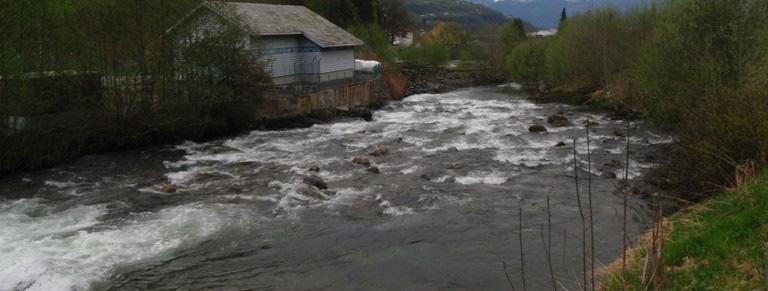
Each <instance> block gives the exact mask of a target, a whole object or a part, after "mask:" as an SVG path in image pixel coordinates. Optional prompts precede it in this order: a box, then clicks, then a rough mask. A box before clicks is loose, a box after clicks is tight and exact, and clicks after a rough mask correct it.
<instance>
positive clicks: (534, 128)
mask: <svg viewBox="0 0 768 291" xmlns="http://www.w3.org/2000/svg"><path fill="white" fill-rule="evenodd" d="M528 131H530V132H547V127H546V126H543V125H541V124H534V125H531V127H529V128H528Z"/></svg>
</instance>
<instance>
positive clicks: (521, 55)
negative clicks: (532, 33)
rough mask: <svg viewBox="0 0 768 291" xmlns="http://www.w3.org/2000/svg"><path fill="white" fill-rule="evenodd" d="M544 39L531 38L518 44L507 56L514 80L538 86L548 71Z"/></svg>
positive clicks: (530, 85)
mask: <svg viewBox="0 0 768 291" xmlns="http://www.w3.org/2000/svg"><path fill="white" fill-rule="evenodd" d="M545 49H546V48H545V46H544V43H543V42H542V41H539V40H530V41H526V42H523V43H520V44H519V45H517V46H516V47H515V48H514V49H513V50H512V52H511V53H510V54H509V56H508V57H507V67H508V68H509V71H510V74H511V77H512V80H514V81H516V82H520V83H523V84H527V85H528V86H529V87H532V86H535V88H538V84H539V82H540V81H541V80H542V79H543V77H544V75H545V73H546V51H545Z"/></svg>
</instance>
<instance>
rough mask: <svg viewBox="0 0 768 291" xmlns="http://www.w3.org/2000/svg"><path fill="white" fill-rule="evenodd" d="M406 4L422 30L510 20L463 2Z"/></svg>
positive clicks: (421, 0) (419, 0)
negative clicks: (432, 27) (453, 24)
mask: <svg viewBox="0 0 768 291" xmlns="http://www.w3.org/2000/svg"><path fill="white" fill-rule="evenodd" d="M491 1H492V0H491ZM406 2H407V3H408V9H409V10H410V11H411V12H412V13H413V14H415V15H417V16H418V17H419V20H420V21H421V23H420V26H421V27H422V28H426V27H431V26H433V25H434V24H436V23H438V22H458V23H459V24H461V25H463V26H465V27H467V28H470V29H473V28H480V27H483V26H487V25H501V24H504V23H506V22H507V21H509V20H510V18H508V17H507V16H505V15H504V14H503V13H501V12H499V11H496V10H493V9H491V8H489V7H487V6H485V5H482V4H476V3H471V2H469V1H465V0H406ZM527 26H528V27H527V28H528V29H529V30H534V29H535V28H534V27H533V26H532V25H530V24H528V25H527Z"/></svg>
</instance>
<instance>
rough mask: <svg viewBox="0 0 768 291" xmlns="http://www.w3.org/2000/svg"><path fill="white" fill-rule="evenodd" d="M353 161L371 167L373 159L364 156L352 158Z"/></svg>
mask: <svg viewBox="0 0 768 291" xmlns="http://www.w3.org/2000/svg"><path fill="white" fill-rule="evenodd" d="M352 162H353V163H355V164H358V165H361V166H365V167H370V166H371V160H369V159H367V158H363V157H356V158H354V159H352Z"/></svg>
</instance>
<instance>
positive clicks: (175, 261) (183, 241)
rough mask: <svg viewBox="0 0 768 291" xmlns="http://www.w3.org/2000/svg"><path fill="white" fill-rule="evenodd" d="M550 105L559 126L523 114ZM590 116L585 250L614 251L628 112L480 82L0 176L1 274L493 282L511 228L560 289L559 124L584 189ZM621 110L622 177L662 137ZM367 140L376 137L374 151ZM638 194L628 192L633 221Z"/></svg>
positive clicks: (568, 188)
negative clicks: (612, 115) (300, 121)
mask: <svg viewBox="0 0 768 291" xmlns="http://www.w3.org/2000/svg"><path fill="white" fill-rule="evenodd" d="M558 112H560V113H563V114H564V115H565V116H567V117H568V119H570V121H571V122H572V123H573V125H572V126H567V127H562V128H553V127H549V132H548V133H530V132H529V131H528V128H529V126H530V125H531V124H533V123H535V122H539V123H541V124H546V117H547V116H549V115H552V114H556V113H558ZM586 120H594V121H596V122H597V123H598V125H596V126H594V128H593V132H592V136H591V138H592V146H591V150H592V154H593V155H592V158H593V166H592V187H591V188H592V195H593V201H594V203H593V205H594V220H595V225H594V231H595V243H596V246H595V249H596V254H595V257H596V259H597V260H598V263H597V265H598V266H599V265H601V264H603V263H609V262H611V261H613V260H615V259H616V258H618V257H619V256H620V253H621V225H622V224H621V219H620V215H621V213H622V201H623V198H622V195H620V194H617V188H618V185H619V184H620V182H621V179H620V178H619V179H617V178H616V177H615V176H618V177H622V176H623V173H624V172H623V170H622V168H623V167H620V166H618V165H616V164H615V162H613V163H614V164H613V165H610V164H611V161H612V160H619V161H623V160H624V153H625V144H624V141H623V139H622V138H620V137H617V136H616V135H615V131H616V130H622V129H623V128H625V127H626V125H625V123H624V122H623V121H614V120H610V119H609V118H607V116H606V115H605V114H601V113H595V112H589V111H586V110H584V109H583V108H579V107H573V106H568V105H562V104H537V103H533V102H531V101H528V100H527V99H526V98H525V97H524V96H523V95H522V94H515V93H509V90H508V89H507V88H502V87H483V88H470V89H464V90H459V91H455V92H450V93H445V94H437V95H416V96H411V97H409V98H407V99H405V100H403V101H401V102H393V103H392V104H390V105H388V106H386V107H384V108H382V109H381V110H379V111H377V112H375V114H374V120H373V121H371V122H365V121H362V120H354V119H339V120H337V121H335V122H331V123H328V124H322V125H316V126H313V127H311V128H305V129H293V130H285V131H253V132H250V133H247V134H242V135H239V136H235V137H230V138H224V139H219V140H215V141H211V142H206V143H193V142H185V143H182V144H179V145H176V146H166V147H153V148H146V149H142V150H134V151H125V152H116V153H106V154H99V155H92V156H87V157H84V158H81V159H79V160H77V161H75V162H73V163H71V164H68V165H63V166H59V167H57V168H54V169H50V170H45V171H41V172H36V173H29V174H24V175H19V176H12V177H8V178H5V179H3V180H0V266H2V268H0V290H144V289H153V290H160V289H162V290H166V289H173V290H179V289H180V290H198V289H214V290H240V289H259V290H261V289H264V290H323V289H324V290H437V289H440V290H505V289H508V288H509V283H508V282H507V279H506V277H505V274H504V270H503V268H502V262H506V264H507V265H508V272H509V274H510V278H511V280H512V283H513V284H515V285H516V286H515V287H516V288H517V289H518V290H522V280H521V277H520V273H521V265H522V264H521V263H520V261H521V259H520V253H521V250H520V243H519V240H520V236H522V239H523V253H524V260H525V268H526V283H527V287H528V288H529V289H531V290H544V289H547V288H550V286H551V283H550V282H551V281H550V275H549V272H548V271H547V270H548V268H547V260H546V257H547V256H546V255H545V254H546V253H545V251H544V250H545V246H546V245H548V244H551V249H552V252H551V256H550V257H551V260H552V264H553V269H554V271H555V274H556V276H557V280H558V282H559V283H558V284H562V285H563V286H568V287H569V288H573V287H575V286H579V284H580V279H579V278H581V270H582V268H581V266H582V256H581V249H582V240H581V224H580V221H581V220H580V218H579V217H580V215H579V207H578V200H577V199H576V194H575V185H574V179H573V172H574V171H573V148H572V146H571V138H572V137H579V140H578V142H579V144H578V146H577V150H578V152H579V155H578V160H579V163H578V166H579V171H580V178H581V190H582V194H584V196H583V197H582V198H583V201H582V203H583V204H584V205H587V202H588V201H587V196H586V193H587V185H588V180H587V177H588V175H587V166H588V163H587V156H586V152H587V148H586V139H585V138H584V137H585V130H584V127H583V126H582V124H583V122H584V121H586ZM631 126H632V128H633V132H634V133H633V136H632V151H631V154H630V157H631V162H630V173H629V174H630V177H631V178H634V177H637V176H639V175H641V174H642V173H643V171H645V170H646V169H648V168H650V167H651V166H652V165H653V157H654V156H655V154H656V152H657V151H658V149H659V147H661V146H663V145H664V144H665V143H668V142H670V140H669V138H667V137H665V136H663V135H658V134H654V133H653V132H651V131H649V130H648V129H647V128H646V127H645V126H644V125H643V124H642V123H641V122H633V123H632V124H631ZM559 142H565V143H566V144H567V145H566V146H562V147H556V146H555V145H556V144H558V143H559ZM378 148H383V149H386V150H387V151H388V153H386V154H385V155H381V156H376V157H374V156H371V155H370V153H372V152H373V151H375V150H376V149H378ZM355 157H365V158H366V159H368V160H369V161H370V162H371V163H372V164H373V165H372V166H373V167H376V168H377V169H378V171H379V172H380V173H375V170H370V169H368V167H365V166H361V165H359V164H355V163H353V162H352V160H353V159H354V158H355ZM315 171H317V172H315ZM306 176H317V177H319V178H321V179H322V180H324V181H325V183H327V186H328V189H325V190H319V189H317V188H315V187H313V186H308V185H307V183H306V182H305V181H304V180H305V179H304V177H306ZM166 184H171V185H173V187H174V189H173V190H176V191H175V192H174V193H166V192H165V191H162V190H163V189H162V188H164V185H166ZM315 184H316V185H318V186H321V188H324V187H322V185H321V184H322V183H315ZM166 188H167V187H166ZM164 190H166V191H168V190H171V189H170V188H167V189H164ZM547 197H549V198H550V203H551V221H552V229H551V233H552V236H551V237H552V239H551V241H548V242H547V243H546V244H545V243H543V242H542V233H544V239H545V240H548V237H549V235H548V233H549V231H548V228H547V211H546V209H547V202H546V201H547ZM648 207H649V206H648V203H647V201H645V200H644V199H642V198H639V197H631V198H630V200H629V210H630V213H629V217H630V229H629V230H630V231H629V233H630V235H631V236H632V237H637V236H638V235H639V233H641V232H642V231H643V230H644V229H645V228H646V226H647V225H648V222H649V219H650V213H649V211H648ZM520 210H522V216H523V217H522V219H523V224H522V233H521V232H520V225H519V224H518V212H519V211H520ZM585 210H586V209H585ZM542 230H543V232H542Z"/></svg>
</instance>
